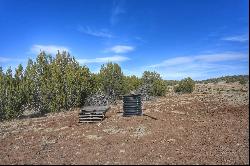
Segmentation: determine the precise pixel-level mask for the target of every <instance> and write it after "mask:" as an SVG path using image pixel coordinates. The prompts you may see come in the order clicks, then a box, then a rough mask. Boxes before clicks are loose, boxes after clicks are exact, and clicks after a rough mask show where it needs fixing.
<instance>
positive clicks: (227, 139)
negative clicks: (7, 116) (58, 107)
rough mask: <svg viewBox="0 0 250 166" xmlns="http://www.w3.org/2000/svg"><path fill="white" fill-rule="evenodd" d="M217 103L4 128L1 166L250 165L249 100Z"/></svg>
mask: <svg viewBox="0 0 250 166" xmlns="http://www.w3.org/2000/svg"><path fill="white" fill-rule="evenodd" d="M226 92H227V91H226ZM233 92H234V93H235V91H233ZM239 93H247V95H248V93H249V92H239ZM221 96H222V94H196V93H194V94H185V95H175V94H171V95H167V96H166V97H162V98H158V99H156V100H155V101H148V102H144V103H143V109H144V110H143V112H144V114H145V115H144V116H136V117H123V116H122V104H121V103H118V105H114V106H112V107H111V109H110V111H109V112H107V114H106V118H105V119H104V120H103V121H102V122H101V123H94V124H87V123H83V124H81V123H78V112H79V109H75V110H74V111H69V112H60V113H55V114H48V115H47V116H46V117H39V118H30V119H21V120H13V121H9V122H3V123H0V164H249V103H248V100H247V101H246V102H245V103H240V104H238V105H237V104H235V103H234V104H232V102H229V101H236V102H237V100H227V99H233V97H234V95H233V96H232V95H227V96H228V97H227V98H225V97H224V98H222V97H221ZM224 96H225V95H224ZM235 96H237V95H235ZM236 98H238V97H236ZM222 99H223V100H222Z"/></svg>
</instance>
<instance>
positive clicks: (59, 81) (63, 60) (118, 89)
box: [0, 51, 166, 120]
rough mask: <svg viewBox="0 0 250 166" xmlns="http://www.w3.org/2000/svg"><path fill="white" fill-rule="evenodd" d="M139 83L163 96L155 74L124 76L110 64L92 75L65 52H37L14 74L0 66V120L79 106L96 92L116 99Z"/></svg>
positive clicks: (162, 88)
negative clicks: (29, 113) (32, 111)
mask: <svg viewBox="0 0 250 166" xmlns="http://www.w3.org/2000/svg"><path fill="white" fill-rule="evenodd" d="M143 84H147V85H150V93H151V95H154V96H162V95H165V92H166V84H165V82H164V80H163V79H162V78H161V77H160V75H159V74H158V73H156V72H149V71H145V72H144V73H143V76H142V78H138V77H136V76H125V75H124V74H123V72H122V70H121V67H120V66H119V65H118V64H116V63H111V62H110V63H107V64H104V65H102V66H101V69H100V72H99V73H97V74H95V73H91V72H90V70H89V69H88V68H87V67H86V66H81V65H80V64H79V63H78V62H77V61H76V60H75V58H74V57H72V56H70V55H69V53H67V52H62V53H60V52H59V51H58V53H57V54H56V56H55V57H52V56H51V55H48V54H46V53H45V52H41V53H40V54H39V55H38V56H37V58H36V59H35V60H34V61H33V60H31V59H29V60H28V63H27V66H26V68H25V69H24V68H23V67H22V65H19V66H18V67H17V68H16V69H15V71H14V72H13V71H12V69H11V67H9V68H8V69H7V70H6V72H4V71H3V70H2V68H1V67H0V120H4V119H12V118H16V117H20V116H22V114H23V112H24V110H26V109H32V110H36V111H38V112H40V113H41V114H44V113H48V112H57V111H61V110H68V109H69V108H73V107H80V106H83V105H84V104H85V100H86V98H87V97H88V95H90V94H93V93H94V92H96V91H99V90H101V91H103V92H104V93H105V94H107V95H110V96H113V97H114V99H120V97H121V96H122V95H124V94H128V93H130V92H131V91H134V90H136V89H138V88H139V87H140V86H142V85H143Z"/></svg>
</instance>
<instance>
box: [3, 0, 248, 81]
mask: <svg viewBox="0 0 250 166" xmlns="http://www.w3.org/2000/svg"><path fill="white" fill-rule="evenodd" d="M248 6H249V2H248V0H67V1H66V0H0V39H1V40H0V66H2V67H3V68H4V69H6V68H7V67H8V66H12V69H13V68H15V67H16V66H17V65H18V64H19V63H22V64H23V65H25V64H26V62H27V59H28V58H32V59H34V58H35V57H36V55H37V54H38V53H39V51H40V50H45V51H47V52H48V53H50V54H52V55H54V54H55V52H56V51H57V50H66V51H69V52H70V53H71V55H73V56H75V58H76V59H77V60H78V61H79V62H80V64H81V65H87V66H88V67H89V68H90V69H91V71H92V72H98V71H99V69H100V66H101V64H103V63H106V62H108V61H113V62H116V63H119V64H120V66H121V67H122V69H123V72H124V74H126V75H132V74H134V75H137V76H141V74H142V73H143V71H145V70H150V71H157V72H158V73H160V74H161V75H162V77H163V78H164V79H177V80H179V79H182V78H184V77H188V76H190V77H192V78H193V79H196V80H200V79H206V78H211V77H219V76H224V75H234V74H248V73H249V72H248V69H249V46H248V44H249V37H248V35H249V22H248V20H249V15H248V14H249V8H248Z"/></svg>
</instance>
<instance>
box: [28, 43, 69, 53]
mask: <svg viewBox="0 0 250 166" xmlns="http://www.w3.org/2000/svg"><path fill="white" fill-rule="evenodd" d="M58 50H59V51H61V52H62V51H66V52H70V49H69V48H68V47H65V46H58V45H38V44H35V45H33V46H32V47H31V48H30V52H31V53H34V54H39V53H40V52H41V51H45V52H46V53H49V54H56V53H57V51H58Z"/></svg>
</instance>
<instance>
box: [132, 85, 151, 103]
mask: <svg viewBox="0 0 250 166" xmlns="http://www.w3.org/2000/svg"><path fill="white" fill-rule="evenodd" d="M151 87H152V85H150V84H144V85H142V86H141V87H140V88H138V89H137V90H136V91H135V94H141V100H142V101H149V100H152V99H153V96H151V95H150V89H151Z"/></svg>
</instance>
